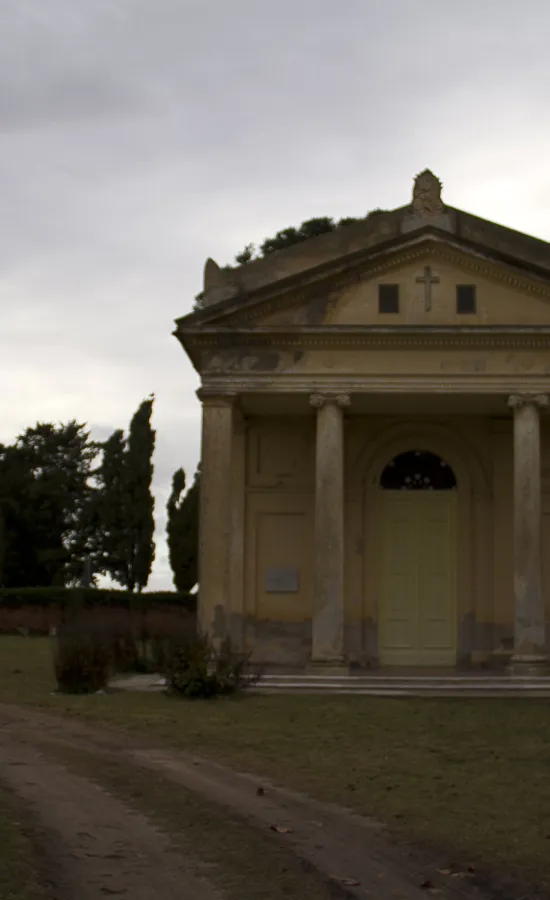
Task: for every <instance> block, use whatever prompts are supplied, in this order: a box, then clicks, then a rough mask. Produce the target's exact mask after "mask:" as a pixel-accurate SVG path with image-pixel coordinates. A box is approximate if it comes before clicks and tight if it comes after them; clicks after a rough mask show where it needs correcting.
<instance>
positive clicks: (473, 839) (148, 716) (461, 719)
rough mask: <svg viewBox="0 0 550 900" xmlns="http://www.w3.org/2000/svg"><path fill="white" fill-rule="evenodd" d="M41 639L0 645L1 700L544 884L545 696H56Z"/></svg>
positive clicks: (548, 872)
mask: <svg viewBox="0 0 550 900" xmlns="http://www.w3.org/2000/svg"><path fill="white" fill-rule="evenodd" d="M49 652H50V651H49V646H48V641H46V640H43V639H37V638H5V637H4V638H0V701H1V700H4V701H7V702H18V703H21V704H31V705H34V706H39V707H41V708H47V709H50V710H56V711H58V712H60V713H63V714H68V715H74V716H79V717H81V718H83V719H85V720H86V721H89V722H95V723H103V724H105V725H108V726H111V727H116V728H118V729H124V730H126V731H131V732H137V733H140V734H142V735H143V736H145V737H152V739H153V740H154V741H155V742H156V743H159V744H161V743H164V744H166V745H171V746H176V747H181V748H185V749H188V750H192V751H196V752H200V753H202V754H204V755H208V756H210V757H212V758H214V759H217V760H219V761H223V762H225V763H227V764H230V765H232V766H235V767H238V768H240V769H243V770H247V771H253V772H258V773H263V774H265V775H266V776H268V777H270V778H272V779H273V780H275V781H278V782H280V783H283V784H286V785H287V786H289V787H294V788H297V789H298V790H302V791H305V792H308V793H310V794H312V795H313V796H317V797H319V798H321V799H328V800H333V801H337V802H339V803H342V804H345V805H347V806H349V807H352V808H354V809H356V810H358V811H359V812H361V813H364V814H368V815H372V816H375V817H377V818H379V819H381V820H383V821H385V822H387V823H388V824H389V825H390V826H391V827H393V828H394V829H395V830H396V831H398V832H400V833H401V834H404V835H406V836H407V837H413V838H415V839H417V840H419V841H420V842H422V843H424V844H427V845H428V846H431V847H433V848H434V849H435V850H436V851H437V852H438V853H439V854H440V855H441V865H442V866H445V865H446V864H448V863H450V862H452V861H453V859H452V858H451V848H452V856H453V857H455V859H456V857H462V858H463V859H466V860H467V861H470V862H471V863H473V864H478V863H480V864H484V865H485V866H488V867H489V868H491V869H493V870H494V869H499V868H500V869H502V870H503V871H510V872H511V873H514V872H521V873H523V875H524V876H528V877H532V878H534V879H535V880H536V882H538V883H539V884H541V885H542V884H543V883H544V885H545V886H546V887H547V889H549V890H550V821H549V817H550V813H549V810H550V715H549V703H548V701H547V700H536V699H534V700H533V699H504V698H503V699H496V700H495V699H487V700H482V699H479V700H471V699H460V698H452V699H435V700H429V699H421V698H416V699H408V698H407V699H388V698H369V697H357V696H348V697H342V696H326V697H325V696H307V697H305V696H296V695H294V696H292V695H291V696H282V695H277V696H269V697H266V696H259V695H256V696H250V697H245V698H243V699H240V700H224V701H214V702H194V703H193V702H184V701H178V700H173V699H169V698H166V697H164V696H162V695H158V694H126V693H124V694H123V693H116V694H112V695H107V696H92V697H80V698H67V697H58V696H53V695H52V694H51V691H53V688H54V684H53V681H52V676H51V667H50V658H49Z"/></svg>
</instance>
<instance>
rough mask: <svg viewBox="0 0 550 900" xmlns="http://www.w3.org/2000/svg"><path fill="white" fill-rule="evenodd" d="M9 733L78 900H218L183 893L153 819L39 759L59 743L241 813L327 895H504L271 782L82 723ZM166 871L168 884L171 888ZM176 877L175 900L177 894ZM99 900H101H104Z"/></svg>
mask: <svg viewBox="0 0 550 900" xmlns="http://www.w3.org/2000/svg"><path fill="white" fill-rule="evenodd" d="M0 723H2V745H3V746H2V754H4V753H7V754H8V758H9V759H10V760H11V762H12V763H16V762H17V761H18V760H21V758H22V757H21V756H18V754H21V753H23V752H24V757H23V759H24V762H25V765H24V766H7V767H6V766H3V768H2V774H3V777H5V775H6V773H7V777H8V779H9V780H10V782H11V783H12V784H13V785H14V786H15V787H16V788H17V790H18V791H19V793H20V794H21V796H23V797H24V798H25V799H27V800H29V801H31V802H34V803H35V804H36V807H37V811H38V813H39V814H40V815H41V817H42V819H43V821H44V823H45V825H46V826H48V827H49V828H50V829H53V830H54V831H55V833H56V834H57V835H58V836H59V841H60V846H61V848H65V851H64V852H63V850H62V856H61V868H62V869H63V870H64V871H65V872H66V873H67V874H66V877H67V878H68V879H70V878H71V877H72V878H73V879H74V878H75V877H78V880H79V885H80V893H79V894H78V896H79V897H82V898H85V900H87V898H88V897H90V898H92V897H93V898H96V897H99V896H105V894H106V893H109V892H111V893H112V892H114V891H112V890H110V889H111V888H113V887H115V888H116V889H117V890H119V889H121V888H122V886H123V885H124V886H127V883H128V882H129V881H130V883H132V880H135V881H136V889H135V890H134V889H132V890H128V893H129V895H130V896H132V898H134V897H135V898H142V897H144V898H145V897H159V898H160V897H162V898H164V897H166V898H170V897H172V896H174V897H175V896H178V897H183V898H185V897H187V896H189V897H195V896H196V897H201V898H204V900H209V898H210V897H213V896H214V894H213V893H212V888H209V890H210V894H209V893H208V892H207V890H206V889H205V887H204V886H201V889H200V890H199V891H198V892H197V891H196V888H195V889H194V888H193V886H192V885H191V883H190V882H189V883H186V880H185V877H184V875H185V873H184V871H183V870H184V867H183V866H182V863H181V860H180V861H179V862H178V859H177V857H173V856H170V853H169V851H168V849H167V845H166V842H165V839H164V838H163V837H162V835H161V834H159V832H158V831H157V830H155V829H154V828H153V827H152V826H151V825H150V823H148V821H147V820H146V819H144V818H143V817H140V816H138V815H136V814H135V813H130V812H129V811H128V809H127V808H126V807H125V806H124V805H123V804H122V803H120V801H118V800H115V799H114V798H113V797H111V796H110V795H109V794H107V793H106V792H105V791H102V790H101V789H100V788H98V787H96V786H94V785H92V784H91V783H90V782H86V781H85V780H84V779H82V778H79V777H77V776H75V775H73V774H69V773H67V772H66V771H65V770H64V769H63V768H62V767H60V766H55V765H53V764H52V763H51V762H49V761H45V760H44V759H40V756H39V755H37V751H36V749H35V748H36V747H37V746H38V747H40V746H45V745H46V744H48V743H49V744H50V745H51V746H54V745H55V744H57V745H58V746H64V747H66V748H69V747H70V748H72V750H80V751H81V752H86V753H90V752H92V753H93V754H94V755H96V756H99V757H102V758H105V759H107V758H111V759H116V760H117V761H118V763H120V762H121V761H123V762H124V764H125V765H126V766H128V765H129V766H130V767H131V768H133V769H134V770H135V771H136V773H137V772H138V771H139V770H143V769H148V770H151V771H154V772H155V773H157V774H158V775H161V776H162V778H163V779H164V780H166V782H167V783H168V784H172V786H174V785H180V786H181V787H182V788H185V789H186V790H189V791H192V792H194V793H195V794H197V795H199V796H200V797H201V798H204V800H206V801H208V802H210V803H214V804H217V805H218V806H219V807H220V808H224V809H228V810H231V811H232V812H233V813H237V814H238V816H239V817H242V819H243V820H245V821H246V822H248V823H250V824H253V825H254V826H256V827H257V828H260V829H262V831H264V832H265V833H267V834H269V833H270V834H272V839H273V840H274V841H280V842H283V843H284V845H285V846H287V847H288V848H289V849H290V850H291V851H292V853H293V854H296V855H297V856H298V857H299V858H300V859H302V860H304V861H305V862H306V863H307V864H308V865H309V866H312V867H314V868H315V869H316V870H317V871H318V872H321V873H323V875H324V876H325V877H326V878H327V880H328V883H329V884H330V886H331V890H330V896H334V897H342V898H343V897H350V898H351V897H361V898H373V900H374V898H376V900H395V898H407V900H425V898H426V897H427V896H431V895H436V896H438V897H440V898H441V900H446V898H447V900H457V898H470V900H474V898H476V900H487V898H490V897H492V898H495V897H496V896H497V895H496V894H491V893H488V892H484V891H483V890H482V889H481V887H480V886H479V885H478V884H476V876H475V873H467V872H465V871H462V872H458V873H456V874H455V872H454V871H453V872H451V871H447V872H443V873H442V872H439V871H438V870H437V869H436V868H435V867H434V866H433V865H427V862H426V860H423V859H420V858H419V857H418V855H417V853H416V851H413V850H412V849H411V848H410V847H407V845H405V844H401V845H397V844H395V843H394V842H393V841H391V840H390V839H389V837H388V835H387V834H386V832H385V829H384V828H383V827H382V826H381V825H380V824H378V823H375V822H372V821H370V820H368V819H366V818H364V817H361V816H358V815H355V814H353V813H351V812H350V811H348V810H346V809H344V808H340V807H338V806H335V805H332V804H326V803H320V802H318V801H314V800H312V799H310V798H308V797H304V796H301V795H298V794H296V793H294V792H291V791H288V790H285V789H283V788H280V787H276V786H275V785H272V784H269V783H267V782H265V781H264V782H262V783H261V785H260V784H259V782H258V779H257V778H256V777H252V776H249V775H246V774H240V773H236V772H233V771H231V770H228V769H225V768H224V767H222V766H220V765H217V764H214V763H211V762H207V761H205V760H202V759H198V758H196V757H194V756H192V755H190V754H182V753H180V752H171V751H168V750H164V749H158V748H154V747H151V746H146V745H145V744H143V743H142V742H139V741H138V740H136V739H134V738H132V739H130V738H129V737H127V736H125V735H118V734H116V733H114V732H102V733H99V732H98V731H97V730H96V729H92V728H89V727H87V726H85V725H83V724H81V723H79V722H75V721H71V720H68V719H62V720H60V719H57V718H54V717H51V716H48V715H45V714H41V713H34V712H29V711H28V710H25V711H22V710H18V709H17V708H14V707H0ZM22 748H24V751H23V749H22ZM273 826H275V827H276V830H273V828H272V827H273ZM90 835H92V836H93V837H92V838H90ZM115 844H116V851H115V853H114V854H113V847H114V846H115ZM136 849H137V851H138V852H137V854H136ZM90 854H97V855H90ZM119 854H120V856H119ZM442 865H444V864H442ZM146 871H148V872H149V877H150V873H151V871H153V872H155V875H154V880H155V885H154V886H155V892H154V893H147V890H151V887H150V883H149V886H148V882H147V877H148V876H147V875H146V874H144V873H145V872H146ZM158 871H161V872H162V877H163V878H164V879H165V880H166V887H164V885H162V889H161V885H160V884H159V882H158V877H157V874H156V873H157V872H158ZM85 873H88V874H85ZM109 873H110V875H109ZM84 878H89V879H90V880H91V885H92V886H91V890H92V893H88V894H84V893H83V892H82V889H81V887H82V884H83V883H85V882H84V881H83V879H84ZM174 878H176V879H177V885H178V890H179V893H178V894H177V895H176V894H175V893H174V892H173V891H174V889H175V883H174ZM117 886H118V887H117ZM98 889H99V890H103V893H102V894H101V893H97V890H98ZM94 890H95V891H96V893H93V891H94ZM194 890H195V893H194V892H193V891H194ZM139 891H141V893H139ZM327 896H329V895H327ZM498 896H499V898H502V900H505V896H508V897H510V898H511V897H513V896H514V894H509V895H504V894H499V895H498ZM516 896H517V895H516Z"/></svg>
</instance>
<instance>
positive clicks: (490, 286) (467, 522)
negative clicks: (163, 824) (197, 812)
mask: <svg viewBox="0 0 550 900" xmlns="http://www.w3.org/2000/svg"><path fill="white" fill-rule="evenodd" d="M175 334H176V335H177V337H178V339H179V340H180V342H181V344H182V345H183V347H184V349H185V351H186V352H187V354H188V356H189V358H190V360H191V362H192V364H193V365H194V367H195V369H196V370H197V372H198V373H199V375H200V378H201V388H200V390H199V397H200V400H201V403H202V457H201V487H200V503H201V512H200V571H199V611H198V614H199V626H200V628H201V630H202V631H203V632H205V633H207V634H209V635H210V636H211V637H212V638H213V639H215V640H218V639H221V638H224V637H225V636H227V635H229V636H230V637H231V639H232V641H233V643H234V645H236V646H237V647H239V648H242V649H244V650H249V651H252V654H253V659H255V660H257V661H259V662H262V663H264V664H267V665H268V666H269V665H272V666H283V667H287V668H288V669H289V670H295V671H300V670H306V669H311V668H313V669H315V668H316V667H317V668H320V669H321V670H322V669H324V668H325V667H326V668H329V667H330V668H331V669H333V670H334V669H336V670H340V669H342V670H343V671H348V670H349V667H354V666H360V667H379V666H382V667H406V668H412V667H414V668H418V669H420V668H427V667H437V668H441V667H463V666H481V665H498V664H506V665H508V664H509V665H510V666H511V671H512V672H516V673H520V674H521V673H532V672H539V673H546V672H547V671H548V650H549V642H548V637H547V634H548V629H547V621H548V619H549V618H550V428H549V424H550V422H549V420H548V419H547V418H546V417H545V412H546V409H547V407H548V398H549V395H550V245H549V244H548V243H546V242H545V241H542V240H537V239H536V238H533V237H530V236H527V235H525V234H521V233H519V232H517V231H514V230H512V229H510V228H505V227H503V226H501V225H496V224H494V223H492V222H489V221H486V220H484V219H481V218H479V217H477V216H474V215H471V214H469V213H466V212H463V211H461V210H459V209H455V208H453V207H450V206H447V205H446V204H445V203H444V201H443V199H442V196H441V184H440V182H439V180H438V179H437V178H436V177H435V176H434V175H433V174H432V173H431V172H429V171H425V172H423V173H421V174H420V175H418V176H417V178H416V179H415V182H414V190H413V197H412V202H411V203H408V204H407V205H405V206H403V207H401V208H399V209H394V210H391V211H387V212H386V211H376V212H374V213H371V214H370V215H368V216H367V217H366V218H365V219H364V220H362V221H360V222H359V223H358V224H352V225H347V226H345V227H340V228H337V229H336V230H335V231H333V232H331V233H328V234H323V235H321V236H319V237H315V238H311V239H310V240H307V241H305V242H303V243H301V244H298V245H295V246H292V247H289V248H288V249H285V250H281V251H278V252H274V253H272V254H269V255H268V256H267V257H266V258H263V259H258V260H255V261H252V262H250V263H247V264H245V265H242V266H239V267H237V268H234V269H230V270H222V269H220V268H219V267H218V266H217V265H216V263H215V262H213V261H212V260H208V261H207V263H206V266H205V275H204V295H203V301H202V306H201V308H200V309H198V310H196V311H194V312H192V313H191V314H189V315H187V316H184V317H183V318H181V319H178V320H177V329H176V332H175Z"/></svg>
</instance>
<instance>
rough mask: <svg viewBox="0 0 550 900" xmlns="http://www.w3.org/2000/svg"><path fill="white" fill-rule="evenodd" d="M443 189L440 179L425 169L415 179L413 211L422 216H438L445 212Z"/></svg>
mask: <svg viewBox="0 0 550 900" xmlns="http://www.w3.org/2000/svg"><path fill="white" fill-rule="evenodd" d="M442 187H443V185H442V184H441V182H440V180H439V178H436V176H435V175H434V173H433V172H430V170H429V169H424V171H423V172H421V173H420V175H417V176H416V178H415V179H414V188H413V202H412V207H413V210H414V211H415V212H416V213H417V214H418V215H421V216H437V215H439V213H441V212H443V209H444V207H443V201H442V199H441V188H442Z"/></svg>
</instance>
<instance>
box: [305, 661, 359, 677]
mask: <svg viewBox="0 0 550 900" xmlns="http://www.w3.org/2000/svg"><path fill="white" fill-rule="evenodd" d="M307 673H308V675H349V673H350V667H349V663H347V662H346V660H345V659H310V661H309V663H308V665H307Z"/></svg>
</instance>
